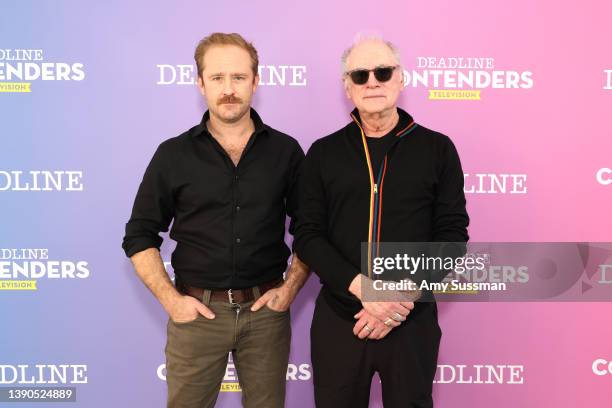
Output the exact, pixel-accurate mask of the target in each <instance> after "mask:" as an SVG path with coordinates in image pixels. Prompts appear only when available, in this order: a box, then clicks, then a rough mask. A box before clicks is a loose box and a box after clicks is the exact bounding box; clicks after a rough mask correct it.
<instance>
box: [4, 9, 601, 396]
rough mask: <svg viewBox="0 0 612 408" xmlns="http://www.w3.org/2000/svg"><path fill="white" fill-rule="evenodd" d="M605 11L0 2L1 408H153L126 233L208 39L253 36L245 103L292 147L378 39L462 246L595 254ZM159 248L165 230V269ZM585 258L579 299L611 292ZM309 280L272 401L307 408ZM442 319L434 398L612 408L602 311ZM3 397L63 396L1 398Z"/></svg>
mask: <svg viewBox="0 0 612 408" xmlns="http://www.w3.org/2000/svg"><path fill="white" fill-rule="evenodd" d="M611 14H612V5H611V3H609V2H607V1H595V0H590V1H583V2H558V1H552V0H537V1H533V0H517V1H515V2H511V3H500V2H490V1H485V0H470V1H467V2H466V1H463V2H454V1H448V0H446V1H438V2H416V1H387V2H378V3H375V2H372V1H369V2H368V1H357V0H355V1H342V2H329V1H319V0H313V1H310V2H283V1H257V2H253V1H241V0H239V1H235V2H205V1H182V2H174V3H170V2H166V3H163V2H157V3H155V2H149V1H130V2H127V1H112V0H109V1H104V2H93V1H90V2H84V1H45V2H40V1H2V2H0V217H1V219H2V222H1V223H0V322H1V325H0V390H2V397H1V399H0V406H2V407H4V406H7V407H11V406H45V405H47V404H52V405H51V406H74V407H109V406H113V407H141V406H142V407H144V406H147V407H161V406H165V401H166V383H165V366H164V364H165V357H164V346H165V341H166V322H167V315H166V314H165V312H164V310H163V309H162V308H161V306H160V305H159V303H158V302H157V300H156V299H155V298H154V297H153V296H152V295H151V294H150V292H149V291H148V290H147V289H146V287H145V286H144V285H143V284H142V283H141V282H140V280H139V279H138V277H137V275H136V274H135V272H134V270H133V268H132V265H131V263H130V261H129V259H128V258H126V257H125V255H124V253H123V250H122V249H121V240H122V237H123V234H124V227H125V223H126V221H127V220H128V218H129V216H130V211H131V207H132V203H133V199H134V196H135V194H136V190H137V188H138V185H139V183H140V181H141V179H142V175H143V172H144V170H145V168H146V166H147V164H148V162H149V160H150V159H151V157H152V154H153V152H154V151H155V149H156V148H157V146H158V145H159V143H161V142H162V141H164V140H166V139H168V138H170V137H174V136H177V135H178V134H180V133H182V132H183V131H185V130H186V129H189V128H190V127H192V126H194V125H196V124H197V123H199V121H200V120H201V116H202V114H203V112H204V111H205V109H206V107H205V104H204V101H203V99H202V97H201V95H200V94H199V92H198V91H197V89H196V87H195V85H194V81H195V79H196V72H195V64H194V61H193V52H194V49H195V46H196V44H197V42H198V41H199V40H200V39H201V38H202V37H204V36H206V35H208V34H210V33H212V32H215V31H221V32H238V33H241V34H242V35H243V36H244V37H245V38H247V39H248V40H250V41H252V42H253V43H254V45H255V47H256V48H257V49H258V52H259V56H260V66H259V74H260V77H261V82H260V87H259V89H258V91H257V93H256V96H255V99H254V107H255V109H257V111H258V112H259V113H260V115H261V116H262V118H263V120H264V121H265V122H266V123H268V124H270V125H271V126H273V127H275V128H277V129H279V130H282V131H283V132H285V133H288V134H290V135H292V136H293V137H295V138H296V139H297V140H298V141H299V142H300V144H301V145H302V147H303V148H304V150H307V149H308V148H309V146H310V145H311V144H312V142H313V141H315V140H316V139H317V138H319V137H322V136H324V135H327V134H329V133H331V132H333V131H335V130H336V129H338V128H340V127H343V126H344V125H345V124H346V123H348V121H349V120H350V118H349V112H350V111H351V110H352V106H350V104H349V101H348V100H347V99H346V96H345V95H344V91H343V88H342V84H341V80H340V75H341V65H340V56H341V54H342V51H343V50H344V49H345V48H346V47H347V46H348V45H350V43H351V42H352V40H353V38H354V37H355V35H356V34H357V33H360V32H361V33H363V32H366V33H378V34H380V35H382V36H383V37H384V38H385V39H387V40H390V41H391V42H393V43H395V44H396V45H397V47H398V48H399V50H400V52H401V63H402V66H403V69H404V70H405V78H406V79H405V89H404V92H403V93H402V96H401V97H400V102H399V103H400V106H401V107H402V108H404V109H405V110H407V111H408V112H410V113H411V114H412V115H413V117H414V118H415V120H416V121H417V122H418V123H420V124H423V125H424V126H426V127H429V128H432V129H435V130H437V131H440V132H442V133H444V134H447V135H449V136H450V137H451V139H452V140H453V141H454V143H455V145H456V146H457V149H458V151H459V154H460V156H461V160H462V164H463V169H464V172H465V193H466V198H467V203H468V212H469V215H470V218H471V223H470V227H469V234H470V238H471V240H473V241H480V242H576V241H589V242H608V241H612V131H611V130H610V118H611V117H612V48H611V46H612V43H611V39H612V28H611V27H610V25H609V20H610V15H611ZM202 177H203V178H205V177H206V175H202ZM287 240H288V241H290V240H291V236H289V235H287ZM173 248H174V243H173V242H172V240H170V239H169V238H168V237H167V236H165V235H164V244H163V246H162V257H163V259H164V261H165V262H166V266H167V269H168V272H169V274H170V275H171V276H173V271H172V267H171V265H170V256H171V253H172V251H173ZM588 268H590V269H589V270H588V271H586V272H587V273H586V275H585V276H587V278H581V279H580V281H578V280H577V281H576V285H579V286H580V287H581V288H582V289H581V290H583V291H586V290H589V289H590V288H593V287H598V286H601V285H607V284H612V258H606V257H603V258H601V262H600V263H598V264H589V265H588ZM606 272H607V276H606ZM534 273H537V272H534ZM611 287H612V286H611ZM319 288H320V283H319V280H318V279H317V278H316V276H314V275H313V276H312V277H311V278H310V280H309V281H308V283H307V285H306V286H305V288H304V289H303V290H302V291H301V293H300V295H299V297H298V299H297V300H296V301H295V303H294V304H293V306H292V308H291V311H292V325H293V343H292V350H291V355H290V364H289V367H288V370H287V400H286V401H287V406H288V407H312V406H314V402H313V387H312V367H311V361H310V352H309V328H310V321H311V317H312V312H313V306H314V298H315V296H316V294H317V293H318V290H319ZM604 300H605V299H604ZM439 316H440V326H441V327H442V332H443V336H442V344H441V349H440V356H439V365H438V370H437V373H436V381H435V384H434V397H435V401H436V405H437V406H439V407H482V408H484V407H490V406H493V405H494V406H496V407H498V408H502V407H574V406H577V405H579V404H580V405H581V406H589V407H608V406H611V405H612V346H611V344H612V342H611V339H612V324H611V322H612V304H611V303H609V302H606V301H599V302H592V301H589V302H586V301H575V300H574V301H563V302H561V301H554V298H553V299H549V300H548V301H545V302H538V301H530V302H440V303H439ZM237 383H238V379H237V375H236V370H235V367H234V365H233V363H232V362H231V360H229V361H228V366H227V372H226V376H225V379H224V381H223V385H222V392H221V393H220V396H219V400H218V404H217V406H219V407H234V406H240V396H241V395H240V390H239V388H238V387H237ZM16 387H22V388H27V387H34V388H41V387H55V388H57V389H58V391H57V392H55V394H53V395H54V396H55V397H57V398H61V397H62V396H63V397H67V399H65V400H64V402H59V403H58V402H55V403H50V402H36V403H35V402H27V403H19V402H11V401H14V400H11V398H10V395H9V394H8V391H7V390H9V389H11V388H16ZM59 388H61V389H62V390H59ZM68 392H70V395H68V394H66V393H68ZM62 393H63V394H62ZM20 404H21V405H20ZM371 406H373V407H381V406H382V403H381V391H380V382H379V380H378V377H375V378H374V380H373V383H372V397H371Z"/></svg>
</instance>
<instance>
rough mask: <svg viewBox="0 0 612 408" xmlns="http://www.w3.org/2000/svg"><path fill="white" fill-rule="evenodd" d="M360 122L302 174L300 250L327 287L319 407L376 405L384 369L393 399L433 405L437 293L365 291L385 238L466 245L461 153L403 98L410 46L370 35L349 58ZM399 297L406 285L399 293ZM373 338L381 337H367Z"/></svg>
mask: <svg viewBox="0 0 612 408" xmlns="http://www.w3.org/2000/svg"><path fill="white" fill-rule="evenodd" d="M342 63H343V81H344V86H345V90H346V95H347V97H348V98H349V99H350V100H351V101H352V103H353V104H354V105H355V109H354V110H353V112H352V113H351V118H352V121H351V122H350V123H349V124H348V125H346V126H345V127H343V128H342V129H340V130H338V131H337V132H335V133H333V134H331V135H329V136H326V137H324V138H322V139H319V140H317V141H316V142H315V143H313V145H312V146H311V147H310V150H309V151H308V154H307V156H306V159H305V162H304V165H303V167H302V173H301V176H300V182H299V186H300V187H299V188H300V194H301V196H300V203H301V207H300V216H299V217H298V220H299V221H298V225H297V228H296V234H295V237H296V242H295V249H296V253H297V254H298V255H299V257H300V258H301V259H302V260H303V261H304V262H305V263H306V264H308V265H309V266H310V267H311V268H312V270H314V271H315V272H316V273H317V274H318V275H319V277H320V279H321V282H322V284H323V287H322V289H321V292H320V294H319V296H318V298H317V301H316V308H315V312H314V316H313V321H312V326H311V357H312V365H313V380H314V388H315V401H316V405H317V407H334V408H340V407H351V408H356V407H367V406H368V402H369V395H370V385H371V380H372V376H373V374H374V373H375V372H378V374H379V376H380V379H381V382H382V398H383V403H384V406H385V407H386V408H389V407H431V406H433V400H432V383H433V378H434V375H435V372H436V367H437V358H438V348H439V344H440V338H441V335H442V332H441V330H440V326H439V325H438V315H437V306H436V303H435V302H434V301H433V298H432V297H431V293H427V292H426V291H425V292H423V296H422V297H420V298H418V299H415V298H404V299H402V298H401V297H400V298H398V299H397V300H396V301H377V299H373V298H372V297H366V296H364V294H363V292H362V287H363V288H365V287H366V286H371V284H372V279H371V278H372V275H371V274H370V275H369V276H365V275H364V273H366V272H365V271H364V272H363V273H362V271H361V267H360V264H361V259H362V258H361V243H362V242H367V243H368V246H367V247H368V262H369V264H371V256H372V251H373V248H375V247H376V245H373V244H378V243H380V242H384V241H386V242H467V240H468V234H467V226H468V224H469V218H468V215H467V212H466V208H465V195H464V193H463V171H462V169H461V163H460V161H459V156H458V154H457V150H456V149H455V146H454V144H453V143H452V141H451V140H450V139H449V138H448V137H447V136H445V135H443V134H441V133H438V132H435V131H432V130H429V129H427V128H425V127H424V126H421V125H418V124H417V123H416V122H415V121H414V120H413V118H412V116H411V115H409V114H408V113H407V112H405V111H404V110H402V109H400V108H399V107H398V106H397V100H398V97H399V95H400V92H401V91H402V89H403V70H402V68H401V65H400V60H399V53H398V52H397V49H396V48H395V47H394V46H393V45H392V44H391V43H389V42H386V41H384V40H382V39H380V38H362V39H359V40H358V41H357V42H355V44H353V45H352V46H351V47H350V48H349V49H347V50H346V51H345V53H344V54H343V57H342ZM398 294H399V292H398ZM368 339H371V340H375V341H366V340H368Z"/></svg>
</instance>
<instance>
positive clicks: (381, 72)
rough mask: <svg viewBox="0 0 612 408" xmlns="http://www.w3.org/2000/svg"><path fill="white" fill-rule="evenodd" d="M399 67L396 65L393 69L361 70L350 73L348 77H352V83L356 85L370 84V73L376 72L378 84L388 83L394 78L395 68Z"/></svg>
mask: <svg viewBox="0 0 612 408" xmlns="http://www.w3.org/2000/svg"><path fill="white" fill-rule="evenodd" d="M397 67H398V66H397V65H395V66H393V67H376V68H374V69H361V68H360V69H355V70H353V71H348V72H347V73H346V75H348V76H350V77H351V81H353V83H354V84H355V85H363V84H365V83H366V82H368V79H369V78H370V72H374V78H376V80H377V81H378V82H387V81H388V80H390V79H391V76H393V71H395V68H397Z"/></svg>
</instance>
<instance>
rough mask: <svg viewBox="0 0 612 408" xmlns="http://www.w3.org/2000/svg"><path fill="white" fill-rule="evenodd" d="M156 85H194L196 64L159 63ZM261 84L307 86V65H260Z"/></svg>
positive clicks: (258, 68)
mask: <svg viewBox="0 0 612 408" xmlns="http://www.w3.org/2000/svg"><path fill="white" fill-rule="evenodd" d="M157 69H158V73H159V76H158V80H157V83H156V85H194V84H195V83H196V79H197V74H196V70H195V66H194V65H185V64H179V65H170V64H157ZM257 73H258V74H259V85H260V86H306V65H259V66H258V67H257Z"/></svg>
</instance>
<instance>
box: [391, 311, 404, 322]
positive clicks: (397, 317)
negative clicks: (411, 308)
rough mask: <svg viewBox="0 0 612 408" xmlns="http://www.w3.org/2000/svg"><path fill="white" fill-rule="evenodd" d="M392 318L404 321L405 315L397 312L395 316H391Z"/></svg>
mask: <svg viewBox="0 0 612 408" xmlns="http://www.w3.org/2000/svg"><path fill="white" fill-rule="evenodd" d="M391 319H393V320H395V321H396V322H402V321H404V316H402V315H401V314H399V313H397V312H395V313H393V316H391Z"/></svg>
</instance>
